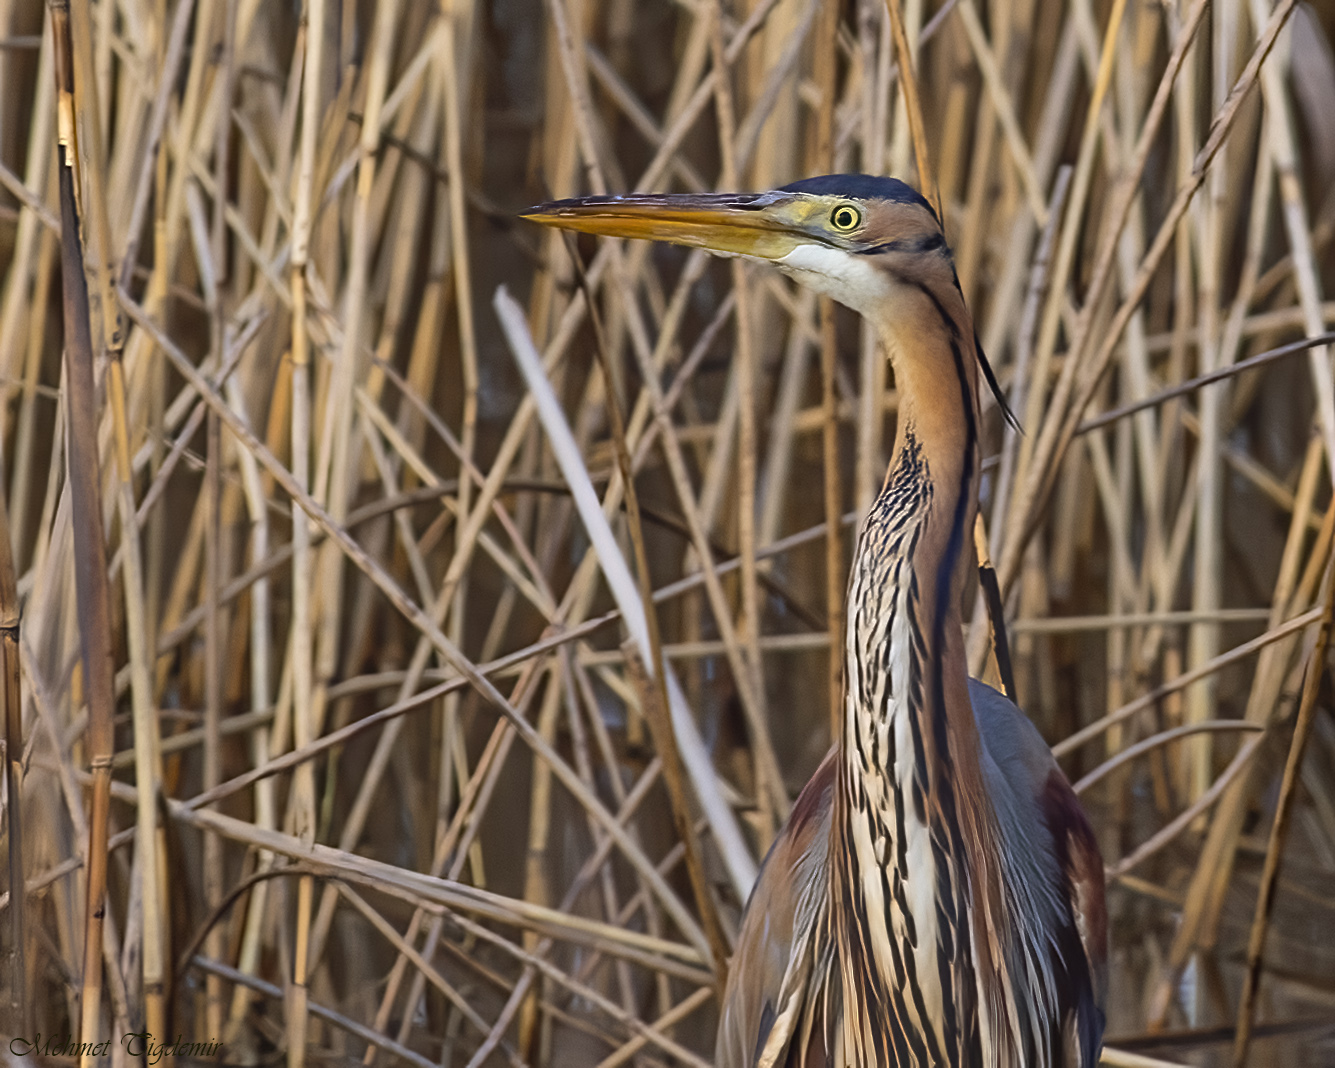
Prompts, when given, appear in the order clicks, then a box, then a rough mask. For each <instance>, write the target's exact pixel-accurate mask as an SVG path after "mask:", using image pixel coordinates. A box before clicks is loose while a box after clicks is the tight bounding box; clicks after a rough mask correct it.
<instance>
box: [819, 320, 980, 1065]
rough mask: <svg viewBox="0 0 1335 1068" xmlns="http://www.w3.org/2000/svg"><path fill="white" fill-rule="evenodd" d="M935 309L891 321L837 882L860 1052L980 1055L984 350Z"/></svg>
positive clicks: (848, 651) (854, 634)
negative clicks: (978, 666)
mask: <svg viewBox="0 0 1335 1068" xmlns="http://www.w3.org/2000/svg"><path fill="white" fill-rule="evenodd" d="M929 296H930V294H929ZM928 307H929V312H930V311H931V310H933V308H934V309H940V310H941V315H940V322H939V324H938V329H937V331H936V332H935V335H934V336H933V335H932V334H930V333H926V332H924V331H921V330H918V331H915V332H913V333H912V334H911V335H910V334H908V332H907V331H906V332H904V333H903V334H900V333H894V334H891V335H890V336H888V337H885V336H884V335H883V337H884V340H885V342H886V348H887V349H888V350H889V352H890V354H891V359H892V361H893V363H894V369H895V376H896V382H897V384H898V386H899V389H900V396H901V404H900V420H899V428H898V430H897V435H896V442H895V454H894V460H893V461H892V463H891V466H890V471H889V474H888V475H887V477H886V483H885V486H884V488H883V490H882V492H881V494H880V496H879V497H878V498H877V499H876V501H875V503H874V504H873V506H872V508H871V510H870V512H869V513H868V516H867V518H866V521H865V523H864V525H863V528H862V531H861V534H860V536H859V542H858V548H857V551H856V554H855V557H854V563H853V573H852V577H851V581H850V588H849V598H848V612H849V614H848V628H847V633H846V639H845V641H846V644H845V681H846V685H845V706H844V728H843V737H842V739H841V750H842V752H841V760H840V770H839V788H838V790H837V791H836V802H835V803H836V819H835V824H834V826H835V832H834V833H835V834H836V835H840V836H842V837H843V841H842V842H840V843H837V844H836V847H835V849H834V851H833V853H832V856H833V858H834V860H835V863H834V865H833V870H832V887H831V889H832V892H833V895H834V900H833V905H834V908H833V910H832V911H833V922H834V923H835V924H836V925H843V926H844V930H843V931H841V932H839V936H838V939H837V944H838V945H840V946H841V947H843V949H844V952H845V954H846V956H847V958H848V959H846V960H845V961H844V968H843V970H842V971H843V996H844V1011H843V1043H844V1054H845V1059H846V1060H847V1062H848V1063H850V1064H855V1065H871V1064H900V1065H911V1064H922V1065H934V1064H956V1063H978V1059H979V1056H980V1049H981V1046H980V1041H981V1039H980V1035H979V1028H978V1018H977V1013H976V1011H974V1009H973V1008H972V1006H974V1005H975V1004H976V1001H975V996H976V990H977V983H976V978H975V973H974V962H975V947H974V945H973V942H974V938H973V932H972V925H971V922H970V914H971V911H972V904H973V898H974V895H975V894H976V893H977V890H978V888H977V887H976V886H972V885H970V883H969V879H968V875H967V873H968V872H969V871H975V872H978V871H986V870H987V869H986V863H985V862H983V863H981V864H980V860H981V858H980V857H979V853H980V852H982V851H981V850H980V849H978V848H976V847H974V846H972V845H971V842H978V841H979V840H980V835H981V834H982V833H985V832H983V831H982V829H981V828H982V825H983V824H984V823H986V822H987V819H988V816H987V814H988V812H989V809H988V807H987V802H986V799H985V797H984V796H983V793H982V789H981V772H980V766H979V741H978V736H977V728H976V726H975V724H974V720H973V713H972V709H971V706H970V702H969V695H968V682H967V672H966V669H965V659H964V643H963V636H962V633H961V617H960V608H959V602H960V597H961V593H962V588H963V584H964V580H965V577H966V575H967V571H968V568H969V567H970V565H971V561H972V553H971V552H970V550H969V545H970V537H971V535H972V527H973V523H974V518H975V515H976V512H977V479H978V434H977V425H978V407H977V394H976V381H975V376H974V374H973V368H974V366H975V365H976V357H975V354H974V351H973V347H972V344H971V342H972V336H971V335H972V330H971V329H970V330H969V334H968V335H967V340H966V338H965V337H964V336H962V335H961V332H960V331H959V330H958V329H957V328H956V327H955V325H954V322H953V321H952V319H951V317H950V316H949V315H947V314H946V313H945V311H944V310H943V309H942V305H941V302H940V301H936V300H932V301H931V303H930V304H929V305H928ZM959 309H960V311H961V312H962V311H963V302H962V299H961V300H960V302H959ZM929 322H930V318H929ZM964 323H965V324H966V325H967V323H968V319H967V313H964Z"/></svg>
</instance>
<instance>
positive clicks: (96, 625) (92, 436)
mask: <svg viewBox="0 0 1335 1068" xmlns="http://www.w3.org/2000/svg"><path fill="white" fill-rule="evenodd" d="M50 12H51V32H52V40H53V44H54V49H55V76H56V93H57V101H56V105H57V108H58V116H59V125H60V140H59V148H58V155H57V167H58V169H59V182H60V218H61V227H60V234H61V239H60V245H61V257H60V266H61V276H62V281H63V284H64V302H63V303H64V326H65V381H66V390H65V396H66V405H67V407H66V421H67V427H68V434H67V441H68V452H67V460H66V462H67V477H68V479H69V487H70V502H71V509H72V513H73V515H72V527H73V535H74V573H75V595H76V597H77V599H78V605H79V635H80V646H81V648H82V654H83V655H82V664H83V683H84V689H85V693H86V694H87V699H88V729H87V740H86V745H87V758H88V764H89V767H90V768H91V770H92V798H91V803H90V806H89V814H88V852H87V854H86V878H87V889H86V893H85V900H84V928H83V936H84V942H83V976H82V991H81V994H80V998H81V1001H80V1006H81V1011H80V1021H79V1035H80V1039H79V1041H80V1042H81V1043H89V1044H91V1043H95V1042H96V1041H97V1039H96V1036H97V1035H98V1034H99V1033H100V1031H101V1015H102V954H103V945H102V934H103V914H104V908H105V902H106V888H107V834H108V819H109V816H110V806H111V757H112V751H113V749H114V747H115V733H114V728H113V717H114V714H115V695H114V679H113V672H112V660H111V655H112V653H111V650H112V637H111V605H110V593H109V591H108V589H107V555H106V543H105V542H104V541H103V534H102V532H103V529H104V528H103V525H102V494H101V470H102V468H101V463H100V461H99V459H98V454H97V427H98V425H99V419H98V412H97V401H96V396H95V393H94V389H93V341H92V333H91V329H90V325H89V317H88V282H87V278H86V276H85V275H84V262H83V246H82V241H81V237H80V235H81V233H82V226H81V222H80V218H79V199H80V195H79V185H78V183H77V181H76V178H77V175H78V160H79V153H78V143H77V140H76V133H75V113H74V54H73V46H72V44H71V41H70V23H69V5H68V3H66V2H64V0H50ZM89 1048H90V1049H91V1048H92V1046H91V1045H89ZM80 1060H81V1063H82V1064H83V1065H84V1068H88V1065H90V1064H91V1062H92V1057H91V1056H90V1055H88V1054H81V1057H80Z"/></svg>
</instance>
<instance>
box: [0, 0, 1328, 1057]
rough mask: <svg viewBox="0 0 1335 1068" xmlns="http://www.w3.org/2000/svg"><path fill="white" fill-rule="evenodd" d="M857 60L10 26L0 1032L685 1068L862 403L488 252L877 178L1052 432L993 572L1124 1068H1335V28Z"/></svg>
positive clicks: (779, 738)
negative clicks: (735, 200) (824, 181)
mask: <svg viewBox="0 0 1335 1068" xmlns="http://www.w3.org/2000/svg"><path fill="white" fill-rule="evenodd" d="M893 2H897V3H898V6H895V7H894V8H890V9H888V8H887V7H886V6H885V3H884V0H844V2H835V0H741V2H736V3H723V2H721V0H679V2H677V3H667V2H664V3H643V2H634V3H633V2H631V0H609V2H606V3H591V2H589V0H578V2H572V0H543V2H541V3H539V2H537V0H515V2H509V3H501V2H497V3H494V4H492V5H487V6H478V5H475V4H472V3H469V2H468V0H450V2H443V3H441V4H439V5H436V4H426V3H414V2H397V3H381V4H371V5H367V4H353V3H349V2H346V0H337V2H336V0H306V2H304V3H300V4H273V3H258V2H256V0H120V2H118V3H114V4H113V3H110V2H108V0H97V2H96V3H90V2H89V0H68V3H62V2H59V0H53V2H52V3H51V4H50V5H49V8H48V5H46V4H43V3H42V2H41V0H0V362H2V363H3V367H0V384H2V385H3V389H4V395H3V396H4V403H3V405H0V455H3V457H4V461H5V462H4V465H3V472H4V484H3V486H4V492H3V501H2V502H0V519H3V518H4V517H5V516H6V515H7V523H3V522H0V531H3V537H4V538H5V549H8V550H11V552H12V558H13V564H12V566H6V564H5V552H4V551H0V639H2V640H3V649H4V656H3V658H0V663H3V666H4V668H5V679H4V682H3V685H4V687H5V689H4V692H5V694H6V699H7V704H6V707H5V734H4V746H5V755H6V760H5V762H4V767H5V773H6V775H7V789H6V791H5V794H4V797H5V813H4V823H3V829H4V833H5V834H6V835H7V836H8V848H7V850H5V851H4V856H5V861H4V863H5V866H6V873H7V878H6V885H7V889H8V896H6V897H5V898H3V901H4V905H5V907H7V908H8V909H9V910H10V917H9V918H8V920H7V922H5V923H3V924H0V947H2V948H3V950H4V953H3V955H2V956H0V959H2V960H3V961H4V962H5V963H6V964H7V970H6V973H5V975H4V977H3V980H2V981H3V983H4V984H5V990H4V996H3V997H0V1031H4V1032H5V1033H7V1034H10V1035H34V1036H35V1034H36V1033H37V1032H40V1033H41V1034H42V1035H44V1036H52V1035H60V1034H68V1035H70V1036H72V1037H76V1038H79V1039H81V1040H83V1041H87V1042H96V1041H101V1040H103V1039H108V1038H110V1039H113V1042H112V1045H111V1051H109V1054H108V1055H113V1053H114V1058H115V1060H116V1062H117V1063H127V1062H128V1060H129V1052H128V1051H127V1050H126V1049H125V1047H124V1045H123V1044H122V1043H120V1042H119V1038H120V1036H121V1035H122V1034H123V1033H125V1032H129V1031H145V1030H147V1031H151V1032H152V1033H153V1034H154V1036H155V1039H156V1040H158V1041H163V1040H168V1039H169V1040H175V1039H176V1038H177V1037H178V1036H180V1037H181V1038H183V1039H184V1040H185V1041H186V1042H192V1043H222V1046H221V1047H211V1048H212V1049H213V1052H214V1053H215V1054H218V1055H220V1056H222V1057H224V1058H225V1059H226V1060H227V1061H228V1062H229V1063H242V1062H244V1063H257V1062H259V1061H261V1060H266V1059H267V1060H272V1059H276V1058H277V1057H279V1056H282V1057H284V1058H285V1059H287V1060H288V1061H289V1062H290V1063H292V1064H301V1063H304V1062H305V1060H306V1059H308V1058H309V1059H311V1060H312V1061H319V1062H323V1061H326V1060H330V1059H332V1058H338V1059H339V1060H341V1061H346V1060H348V1059H350V1058H353V1059H358V1060H360V1061H362V1063H365V1064H372V1063H376V1062H380V1063H388V1062H389V1061H391V1060H397V1061H404V1062H407V1063H413V1064H419V1065H423V1066H426V1065H429V1064H436V1065H439V1064H453V1065H481V1064H483V1063H487V1064H502V1063H503V1064H509V1065H520V1064H534V1065H547V1064H551V1065H572V1064H589V1065H601V1066H604V1068H610V1066H612V1065H620V1064H627V1063H634V1064H636V1065H643V1066H651V1065H663V1064H669V1063H671V1064H690V1065H706V1064H708V1063H710V1059H711V1056H712V1041H713V1028H714V1022H715V1008H716V998H715V993H716V983H717V981H718V979H719V976H721V975H722V974H723V968H724V967H725V961H724V959H723V958H725V957H726V953H727V949H728V945H729V942H730V940H731V939H732V938H733V937H734V936H735V933H736V924H737V919H738V915H739V912H740V907H741V904H742V900H743V897H744V894H745V892H746V889H747V887H748V885H749V883H750V881H751V879H752V878H753V877H754V873H755V870H756V866H757V863H758V862H759V859H760V858H761V857H763V855H764V851H765V849H766V847H767V845H768V843H769V840H770V839H771V837H772V836H773V834H774V832H775V830H776V828H777V826H778V823H779V821H781V820H782V818H783V816H784V814H785V813H786V811H787V809H788V806H789V805H790V803H791V800H792V798H793V797H794V795H795V793H796V790H797V789H798V788H800V786H801V784H802V783H803V781H804V780H805V778H806V776H807V775H809V774H810V773H811V771H812V770H813V769H814V767H815V765H816V763H817V762H818V760H819V759H820V757H821V756H822V754H823V753H824V751H825V749H826V747H827V745H828V744H829V740H830V724H831V722H832V716H833V713H834V710H835V702H836V698H837V694H838V686H839V681H838V680H839V671H840V664H839V650H840V649H841V648H842V638H841V633H840V628H841V626H842V603H841V602H842V596H843V584H844V578H845V576H844V573H843V572H844V569H845V568H846V567H847V561H848V559H849V555H850V552H849V550H850V548H851V537H852V533H851V532H852V529H853V526H854V524H855V523H856V520H857V515H856V512H857V510H858V509H859V508H860V507H863V506H865V504H866V502H867V501H868V499H869V497H870V495H871V493H872V492H874V488H875V485H876V484H877V482H878V481H879V479H880V477H881V476H882V474H883V471H884V464H885V459H886V448H887V443H888V442H889V441H890V440H891V439H892V438H891V435H892V431H893V424H894V418H895V412H896V407H897V402H896V395H895V391H894V385H893V382H886V381H885V375H886V370H885V363H884V361H883V359H882V357H881V354H880V353H878V352H877V350H876V348H875V345H874V344H873V342H872V339H871V338H870V336H869V335H867V334H865V333H864V332H862V331H861V330H860V328H859V325H858V323H857V322H856V321H855V319H854V318H853V317H852V316H851V315H850V314H849V313H847V312H845V311H844V310H842V309H839V308H837V307H835V306H833V305H831V304H829V302H827V301H817V300H816V299H814V298H812V297H811V296H810V295H808V294H804V293H802V292H801V291H799V290H796V289H794V288H792V287H791V286H790V285H789V284H788V283H787V282H786V281H784V280H782V279H780V278H778V277H777V276H776V275H774V274H773V273H771V272H767V271H764V270H757V269H751V268H748V267H743V266H741V265H739V264H734V265H732V266H730V267H726V266H720V265H719V264H716V263H714V262H712V261H710V260H709V259H708V258H707V257H705V256H704V255H703V254H700V253H686V252H682V251H681V250H675V249H673V250H668V249H661V248H655V247H650V246H646V245H637V244H627V245H625V246H621V245H619V244H616V243H605V244H602V245H596V244H593V243H588V242H585V243H580V244H578V245H576V246H572V247H570V248H568V247H567V245H566V243H565V242H564V241H563V240H562V239H561V237H560V236H559V235H556V234H554V233H548V232H541V233H540V232H536V231H535V230H534V229H532V228H530V227H528V226H526V225H525V224H523V223H521V222H518V221H517V220H516V219H515V213H516V212H517V211H518V210H519V209H521V208H523V207H525V206H527V205H529V204H532V203H535V202H537V201H539V200H543V199H547V198H548V197H560V196H570V195H577V194H580V193H583V192H590V191H602V190H608V191H620V190H632V189H670V188H681V189H696V190H699V189H705V188H712V187H722V186H735V187H742V188H757V187H771V186H775V185H779V184H782V183H784V182H787V181H791V180H793V179H796V178H798V177H801V176H803V175H805V174H813V173H820V172H829V171H849V170H864V171H870V172H875V173H895V174H897V175H899V176H901V177H904V178H906V179H908V180H911V181H915V182H918V181H921V182H925V183H926V185H927V187H928V192H929V193H930V195H932V196H933V197H934V198H936V199H937V202H938V203H939V204H940V205H941V209H942V212H943V215H944V218H945V219H946V224H947V229H948V232H949V236H950V239H951V243H952V246H953V247H954V250H955V255H956V262H957V267H958V273H959V278H960V282H961V284H962V286H963V287H964V289H965V292H966V295H967V297H968V299H969V301H970V304H971V307H972V308H973V310H974V313H975V318H976V321H977V325H978V332H979V336H980V337H981V338H982V341H983V343H984V347H985V348H986V349H987V351H988V354H989V356H990V357H991V360H992V363H993V366H994V367H995V368H996V369H997V372H998V375H999V378H1000V381H1001V383H1002V386H1003V388H1004V390H1005V392H1006V394H1007V397H1008V399H1009V401H1010V404H1011V406H1012V407H1013V408H1014V409H1015V411H1016V412H1017V413H1018V414H1019V416H1020V419H1021V422H1022V424H1023V427H1024V429H1023V432H1017V431H1015V430H1013V429H1011V428H1010V427H1008V426H1007V425H1006V424H1005V423H1004V421H1003V420H1002V419H1001V418H1000V413H999V412H998V411H997V410H996V409H995V406H994V405H992V403H991V401H990V400H986V401H985V403H986V404H987V406H988V410H987V431H988V436H987V445H988V449H989V451H990V454H991V456H990V458H989V460H988V463H987V466H986V472H985V480H984V489H983V501H982V505H983V524H982V526H981V527H980V530H979V534H978V541H979V547H980V556H983V557H990V559H991V560H993V561H995V562H996V566H997V572H996V574H997V577H998V579H999V596H998V597H997V600H998V601H999V602H1000V604H1001V605H1002V606H1003V608H1004V612H1005V615H1006V620H1007V623H1008V624H1009V628H1010V654H1011V657H1010V659H1011V661H1012V663H1013V668H1014V678H1015V686H1016V689H1017V691H1018V696H1019V699H1020V702H1021V704H1022V705H1023V706H1024V707H1025V708H1026V709H1027V710H1028V712H1029V714H1030V715H1031V716H1032V718H1033V719H1034V721H1035V722H1036V723H1037V724H1038V726H1039V727H1040V729H1041V730H1042V731H1043V732H1044V735H1045V736H1046V737H1047V738H1048V740H1049V741H1050V742H1051V743H1053V745H1054V749H1055V751H1056V752H1057V753H1058V755H1059V758H1060V759H1061V760H1062V762H1063V765H1064V766H1065V768H1066V769H1067V771H1068V773H1069V774H1070V776H1071V778H1072V780H1073V781H1076V782H1077V783H1078V789H1079V790H1080V791H1081V792H1082V796H1083V797H1084V799H1085V801H1086V804H1087V806H1088V808H1089V810H1090V812H1091V814H1092V816H1093V819H1094V822H1095V825H1096V827H1097V829H1098V833H1099V836H1100V840H1101V842H1102V845H1103V849H1104V855H1105V860H1106V862H1107V866H1108V873H1109V880H1110V882H1109V901H1110V906H1111V912H1112V980H1111V989H1112V998H1111V1004H1110V1011H1109V1042H1110V1045H1111V1047H1112V1048H1111V1049H1110V1051H1109V1053H1108V1055H1107V1058H1106V1063H1109V1064H1119V1065H1153V1064H1164V1063H1192V1064H1199V1065H1223V1064H1225V1063H1235V1064H1241V1063H1249V1064H1269V1063H1284V1064H1323V1063H1327V1062H1329V1061H1330V1058H1331V1056H1332V1055H1333V1051H1335V941H1332V939H1331V938H1330V935H1329V932H1330V930H1331V925H1332V923H1335V896H1332V894H1331V891H1330V889H1329V888H1330V886H1332V885H1335V882H1333V881H1332V876H1333V875H1335V720H1332V709H1333V707H1335V705H1333V702H1332V690H1331V686H1330V683H1329V677H1330V676H1329V671H1328V670H1327V669H1328V666H1329V659H1330V653H1329V627H1330V625H1331V623H1330V620H1331V617H1330V597H1331V590H1332V588H1335V586H1333V585H1332V583H1333V582H1335V578H1333V577H1332V558H1333V556H1332V554H1333V553H1335V508H1332V495H1331V486H1332V466H1333V465H1332V461H1333V460H1335V375H1333V374H1332V366H1331V357H1330V352H1329V349H1328V348H1327V347H1326V345H1325V343H1326V342H1329V341H1330V340H1332V338H1331V337H1324V339H1323V341H1322V342H1319V343H1315V344H1314V343H1311V342H1309V343H1307V344H1306V345H1305V346H1296V345H1291V344H1290V343H1292V342H1295V341H1298V340H1299V339H1301V338H1303V337H1305V336H1306V337H1318V336H1321V335H1322V334H1323V332H1324V331H1328V330H1330V329H1331V328H1332V326H1333V325H1335V302H1332V301H1330V300H1329V299H1327V294H1328V293H1329V292H1330V291H1331V288H1332V286H1335V249H1333V244H1335V242H1333V239H1335V197H1333V196H1332V195H1331V193H1330V190H1329V180H1328V176H1329V175H1330V174H1331V173H1332V170H1333V169H1335V126H1333V125H1332V123H1331V121H1330V116H1331V115H1335V59H1332V50H1331V47H1330V42H1331V40H1332V39H1333V38H1335V11H1332V10H1331V9H1330V7H1329V5H1325V6H1322V5H1320V4H1316V5H1309V4H1306V3H1296V2H1295V0H1277V2H1266V0H1246V2H1244V0H1170V2H1167V3H1163V4H1144V3H1129V2H1127V0H1097V2H1096V0H989V2H987V3H980V2H978V0H944V2H942V0H928V2H924V0H893ZM892 14H893V15H894V16H895V17H894V18H893V19H892V18H891V17H890V16H891V15H892ZM915 98H916V103H915ZM929 158H930V165H928V164H927V162H926V161H927V160H928V159H929ZM918 161H924V162H922V163H919V162H918ZM573 257H583V258H584V259H585V260H587V262H586V263H576V262H574V258H573ZM502 285H504V286H506V287H508V290H509V292H511V293H514V294H518V295H522V303H520V304H515V303H514V301H513V299H510V298H505V297H500V298H498V297H496V294H497V289H498V287H499V286H502ZM81 294H82V296H81ZM494 301H495V305H494ZM507 301H508V303H507ZM494 306H495V307H501V308H507V307H508V308H509V311H507V312H506V313H505V315H506V316H507V319H506V325H505V326H504V327H502V324H501V322H500V321H499V319H498V317H497V314H496V312H495V311H494V310H493V307H494ZM594 312H596V315H595V314H591V313H594ZM62 322H63V325H62ZM595 323H596V324H597V328H595ZM62 354H63V357H64V358H62ZM516 360H520V361H521V362H522V366H523V367H524V368H525V369H524V370H523V371H521V370H520V366H521V364H520V363H517V362H516ZM530 381H532V382H533V387H532V388H530V387H529V385H528V383H529V382H530ZM103 502H105V504H104V503H103ZM103 509H105V511H104V510H103ZM6 526H7V531H6V530H5V528H6ZM99 554H100V555H101V556H103V557H104V558H105V559H104V560H99ZM11 587H12V590H13V593H12V594H11V593H10V592H8V591H9V590H10V589H11ZM99 590H100V592H99ZM971 619H972V622H971V625H970V639H971V640H970V642H969V651H970V658H971V663H972V665H973V667H974V669H975V670H976V671H978V672H980V673H988V674H989V675H990V677H993V678H995V673H996V671H997V665H996V661H995V659H994V658H993V657H992V656H991V644H992V643H991V642H990V641H989V634H990V630H989V624H988V613H987V612H986V611H985V610H984V607H983V597H982V595H981V594H980V595H979V596H978V599H977V604H976V607H974V608H973V611H972V615H971ZM20 620H21V623H22V627H21V629H19V628H18V624H19V622H20ZM627 637H629V639H630V640H629V641H627V640H625V639H626V638H627ZM20 669H21V670H20ZM20 684H21V694H20V693H19V692H17V691H18V686H19V685H20ZM20 827H21V831H22V833H21V834H20V833H18V831H19V830H20ZM20 888H22V889H21V890H20ZM103 888H104V889H103ZM103 902H105V911H104V909H103V908H102V903H103ZM99 924H102V926H101V927H99ZM209 1055H210V1056H211V1055H213V1054H209Z"/></svg>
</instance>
